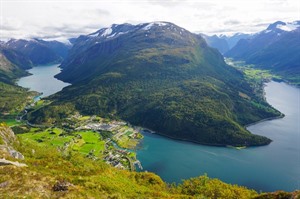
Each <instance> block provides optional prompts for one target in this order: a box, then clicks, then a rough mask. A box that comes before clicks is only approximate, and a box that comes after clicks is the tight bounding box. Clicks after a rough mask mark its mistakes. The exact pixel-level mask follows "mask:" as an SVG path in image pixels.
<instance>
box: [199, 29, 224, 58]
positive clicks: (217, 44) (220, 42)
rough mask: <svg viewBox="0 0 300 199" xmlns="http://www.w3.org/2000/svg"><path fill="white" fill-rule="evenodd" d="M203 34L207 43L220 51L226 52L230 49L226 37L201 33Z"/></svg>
mask: <svg viewBox="0 0 300 199" xmlns="http://www.w3.org/2000/svg"><path fill="white" fill-rule="evenodd" d="M201 36H202V37H203V38H204V39H205V41H206V43H207V44H208V45H209V46H211V47H213V48H216V49H218V50H219V51H220V53H222V54H224V53H225V52H227V51H228V50H229V45H228V43H227V41H226V39H224V38H220V37H218V36H217V35H213V36H208V35H205V34H201Z"/></svg>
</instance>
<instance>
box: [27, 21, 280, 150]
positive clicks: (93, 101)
mask: <svg viewBox="0 0 300 199" xmlns="http://www.w3.org/2000/svg"><path fill="white" fill-rule="evenodd" d="M61 67H63V71H62V73H60V74H59V75H57V77H58V78H60V79H62V80H64V81H68V82H72V83H73V85H72V86H70V87H68V88H66V89H64V90H63V91H62V92H59V93H58V94H57V95H55V96H53V97H51V100H53V101H54V102H53V103H52V104H51V105H50V106H48V107H45V108H42V109H39V110H38V111H35V112H32V113H30V114H29V115H28V117H29V119H30V120H31V121H32V122H39V123H41V122H55V120H60V119H63V118H65V116H66V114H69V113H70V110H71V111H72V110H75V109H77V110H79V111H80V112H82V113H84V114H98V115H101V116H105V117H117V118H118V117H119V118H122V119H124V120H127V121H129V122H130V123H132V124H134V125H139V126H143V127H147V128H150V129H152V130H154V131H157V132H158V133H160V134H163V135H166V136H169V137H174V138H178V139H185V140H190V141H194V142H199V143H203V144H213V145H264V144H268V143H270V140H269V139H268V138H265V137H262V136H257V135H252V134H251V133H250V132H248V131H247V130H245V129H244V128H243V127H242V125H245V124H248V123H251V122H254V121H258V120H260V119H262V118H265V117H272V116H274V115H277V114H278V113H277V112H275V111H274V110H273V109H272V108H270V107H269V106H268V105H267V104H266V103H265V102H263V101H262V100H261V99H259V98H258V97H256V96H255V95H254V94H253V93H252V89H251V88H250V86H249V85H248V84H247V83H246V82H245V81H244V79H243V75H242V74H241V73H240V72H238V71H237V70H235V69H234V68H232V67H230V66H228V65H226V64H225V62H224V60H223V57H222V55H221V54H220V53H219V52H218V51H217V50H215V49H212V48H210V47H208V46H207V44H206V42H205V41H204V39H203V38H202V37H201V36H199V35H196V34H192V33H190V32H188V31H187V30H185V29H183V28H181V27H178V26H176V25H174V24H172V23H166V22H153V23H146V24H139V25H136V26H133V25H130V24H123V25H112V26H111V27H109V28H104V29H101V30H99V31H97V32H95V33H93V34H90V35H86V36H80V37H79V38H78V39H77V41H76V42H75V44H74V46H73V48H72V49H71V50H70V54H69V56H68V57H67V58H66V59H65V61H64V62H63V64H62V65H61Z"/></svg>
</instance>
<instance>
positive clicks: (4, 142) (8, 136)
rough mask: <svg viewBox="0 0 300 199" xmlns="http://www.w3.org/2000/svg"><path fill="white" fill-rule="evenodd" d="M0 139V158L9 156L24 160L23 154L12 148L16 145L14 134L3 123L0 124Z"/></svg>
mask: <svg viewBox="0 0 300 199" xmlns="http://www.w3.org/2000/svg"><path fill="white" fill-rule="evenodd" d="M0 139H1V144H0V158H3V157H7V156H11V157H13V158H15V159H20V160H24V156H23V154H22V153H20V152H18V151H17V150H15V149H14V148H13V147H12V146H13V145H14V144H17V143H18V140H17V138H16V136H15V134H14V132H13V131H12V130H11V129H10V128H9V127H8V126H6V125H5V124H3V123H0Z"/></svg>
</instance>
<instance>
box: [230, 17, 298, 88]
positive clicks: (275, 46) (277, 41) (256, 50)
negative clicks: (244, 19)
mask: <svg viewBox="0 0 300 199" xmlns="http://www.w3.org/2000/svg"><path fill="white" fill-rule="evenodd" d="M225 56H227V57H232V58H234V59H237V60H244V61H246V63H248V64H254V66H255V67H258V68H262V69H267V70H270V71H271V72H272V73H274V74H277V75H280V76H282V77H283V79H286V80H288V81H290V82H291V83H293V84H296V85H300V21H294V22H290V23H286V22H282V21H277V22H275V23H273V24H270V25H269V26H268V28H267V29H266V30H263V31H261V32H259V33H257V34H255V35H253V36H251V37H249V38H247V39H241V40H240V41H239V42H238V43H237V44H236V45H235V46H234V47H233V48H232V49H231V50H229V51H228V52H226V53H225Z"/></svg>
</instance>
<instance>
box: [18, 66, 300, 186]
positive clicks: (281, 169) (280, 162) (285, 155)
mask: <svg viewBox="0 0 300 199" xmlns="http://www.w3.org/2000/svg"><path fill="white" fill-rule="evenodd" d="M29 72H30V73H31V74H33V75H31V76H27V77H23V78H21V79H20V80H19V81H18V85H20V86H23V87H26V88H30V90H34V91H38V92H43V95H42V97H46V96H49V95H51V94H54V93H56V92H58V91H60V90H61V89H62V88H64V87H65V86H67V85H69V84H68V83H64V82H62V81H60V80H58V79H56V78H54V75H56V74H57V73H59V72H60V69H59V68H58V65H50V66H40V67H34V68H32V69H30V70H29ZM265 91H266V98H267V101H268V102H269V103H270V104H271V105H272V106H274V107H275V108H277V109H278V110H280V111H281V112H282V113H284V114H285V117H284V118H282V119H276V120H272V121H266V122H262V123H259V124H256V125H253V126H250V127H248V130H250V131H251V132H252V133H256V134H260V135H265V136H267V137H269V138H271V139H272V140H273V142H272V143H271V144H270V145H268V146H263V147H253V148H247V149H243V150H236V149H230V148H222V147H211V146H202V145H197V144H193V143H189V142H182V141H175V140H171V139H168V138H165V137H161V136H159V135H156V134H150V133H144V136H145V139H144V140H143V142H142V148H141V150H138V151H137V156H138V159H139V160H141V162H142V165H143V167H144V170H147V171H152V172H155V173H157V174H158V175H160V176H161V177H162V178H163V179H164V180H165V181H167V182H181V179H187V178H190V177H196V176H199V175H203V174H204V173H207V174H208V175H209V176H210V177H215V178H220V179H221V180H223V181H225V182H228V183H235V184H239V185H244V186H247V187H249V188H253V189H256V190H258V191H260V190H262V191H274V190H279V189H280V190H286V191H293V190H295V189H300V124H299V123H300V107H299V106H300V89H298V88H295V87H293V86H289V85H287V84H285V83H277V82H270V83H268V84H267V85H266V87H265Z"/></svg>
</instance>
